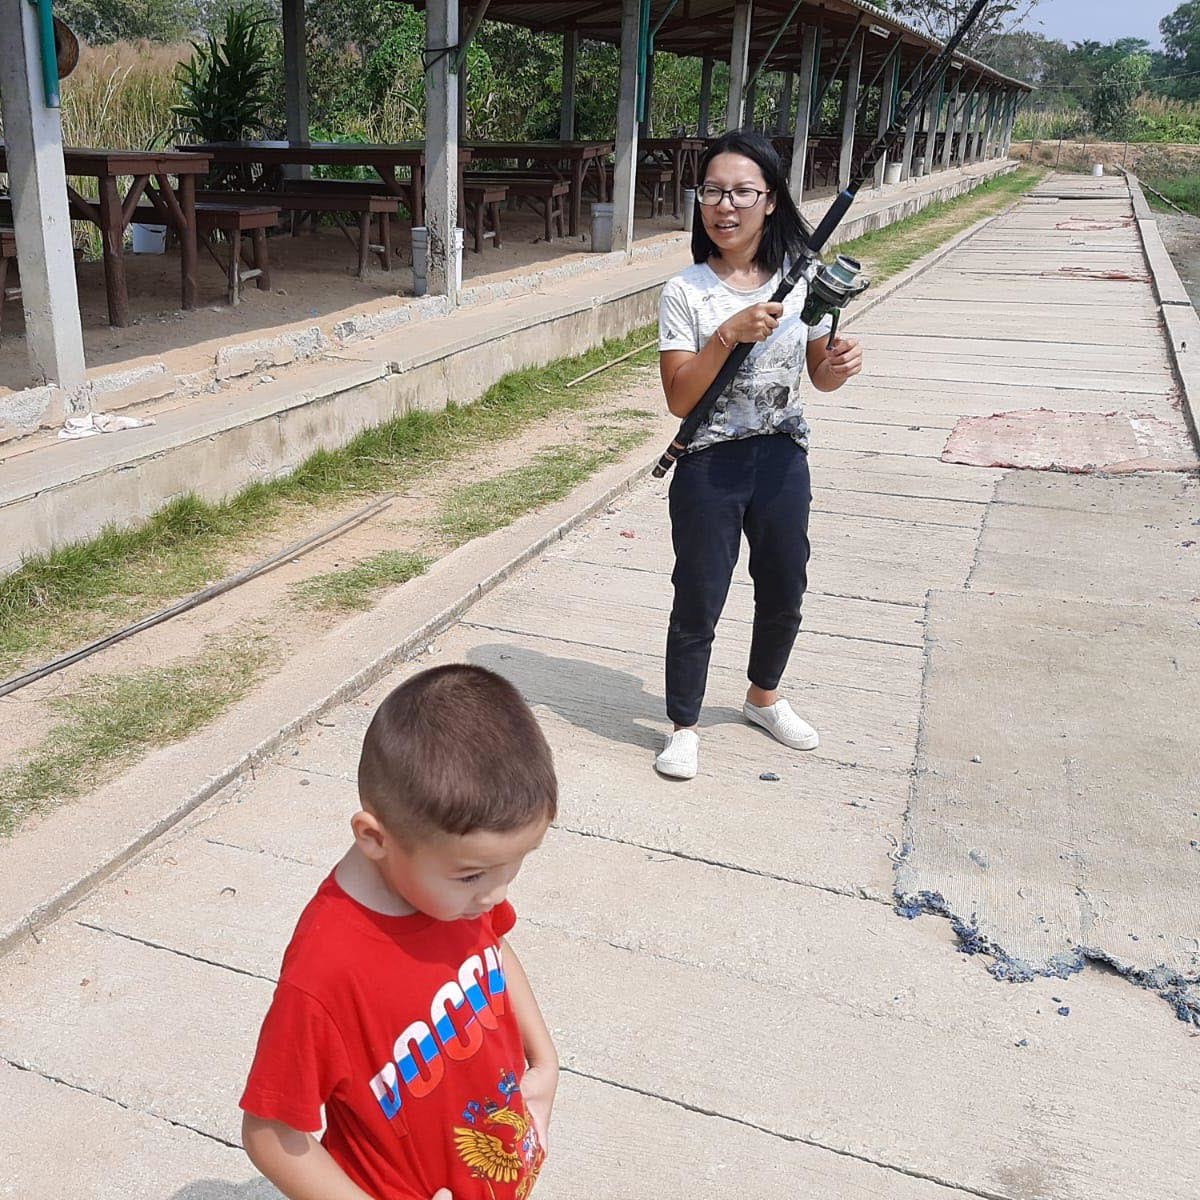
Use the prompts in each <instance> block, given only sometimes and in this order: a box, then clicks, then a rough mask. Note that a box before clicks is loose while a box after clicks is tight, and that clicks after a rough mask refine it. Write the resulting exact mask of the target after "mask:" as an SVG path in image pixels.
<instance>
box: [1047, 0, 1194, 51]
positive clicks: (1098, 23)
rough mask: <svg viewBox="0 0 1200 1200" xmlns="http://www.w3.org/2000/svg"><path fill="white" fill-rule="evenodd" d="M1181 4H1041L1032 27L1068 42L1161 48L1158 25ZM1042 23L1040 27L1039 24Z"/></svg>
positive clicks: (1105, 0) (1062, 0) (1065, 0)
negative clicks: (1137, 41)
mask: <svg viewBox="0 0 1200 1200" xmlns="http://www.w3.org/2000/svg"><path fill="white" fill-rule="evenodd" d="M1179 3H1180V0H1136V3H1133V2H1131V0H1041V3H1040V4H1038V6H1037V7H1036V8H1035V9H1034V10H1033V15H1032V16H1031V17H1030V18H1029V20H1028V27H1029V28H1030V29H1033V30H1035V31H1036V32H1038V33H1044V34H1045V35H1046V36H1047V37H1049V38H1058V39H1059V40H1060V41H1064V42H1068V43H1070V42H1082V41H1084V40H1085V39H1088V40H1091V41H1096V42H1112V41H1115V40H1116V39H1117V38H1122V37H1139V38H1145V39H1146V41H1148V42H1149V43H1150V44H1151V45H1152V46H1159V45H1161V39H1160V37H1159V33H1158V23H1159V21H1161V20H1162V19H1163V17H1165V16H1166V15H1167V13H1170V12H1174V11H1175V9H1176V8H1178V7H1179ZM1039 21H1040V22H1041V24H1039V23H1038V22H1039Z"/></svg>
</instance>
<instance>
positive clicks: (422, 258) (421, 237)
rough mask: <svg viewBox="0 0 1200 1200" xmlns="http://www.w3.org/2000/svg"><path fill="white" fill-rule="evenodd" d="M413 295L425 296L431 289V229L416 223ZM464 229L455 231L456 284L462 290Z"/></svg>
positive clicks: (413, 247) (413, 243) (413, 246)
mask: <svg viewBox="0 0 1200 1200" xmlns="http://www.w3.org/2000/svg"><path fill="white" fill-rule="evenodd" d="M412 257H413V295H414V296H424V295H426V294H427V293H428V291H429V230H428V229H427V228H426V227H425V226H424V225H414V226H413V231H412ZM462 260H463V231H462V230H461V229H456V230H455V231H454V285H455V289H456V290H457V291H461V290H462Z"/></svg>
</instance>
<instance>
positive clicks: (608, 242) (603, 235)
mask: <svg viewBox="0 0 1200 1200" xmlns="http://www.w3.org/2000/svg"><path fill="white" fill-rule="evenodd" d="M612 248H613V205H611V204H593V205H592V249H593V250H595V251H596V253H597V254H608V253H609V251H611V250H612Z"/></svg>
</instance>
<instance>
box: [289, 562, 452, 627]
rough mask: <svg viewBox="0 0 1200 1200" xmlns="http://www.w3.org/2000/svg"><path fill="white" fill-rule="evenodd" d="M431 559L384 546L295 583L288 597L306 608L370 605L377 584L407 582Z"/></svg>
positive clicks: (425, 568) (344, 609)
mask: <svg viewBox="0 0 1200 1200" xmlns="http://www.w3.org/2000/svg"><path fill="white" fill-rule="evenodd" d="M432 565H433V560H432V559H431V558H428V557H426V556H425V555H424V554H410V553H408V552H407V551H404V550H384V551H382V552H381V553H379V554H376V555H373V556H372V557H371V558H368V559H364V560H363V561H362V562H360V563H357V564H355V565H354V566H353V567H347V568H345V569H344V570H341V571H326V572H325V573H324V574H321V575H314V576H313V577H312V578H311V579H306V580H304V581H303V582H302V583H298V584H296V585H295V587H293V588H292V589H291V595H292V599H293V600H295V601H296V603H298V604H301V605H304V606H306V607H309V608H323V609H329V610H333V611H336V612H351V611H354V610H361V609H365V608H370V607H371V602H372V601H373V599H374V598H375V594H376V592H378V591H379V590H380V589H381V588H385V587H394V586H395V585H397V584H401V583H407V582H408V581H409V580H410V579H415V578H416V577H417V576H418V575H424V574H425V572H426V571H428V570H429V568H430V567H431V566H432Z"/></svg>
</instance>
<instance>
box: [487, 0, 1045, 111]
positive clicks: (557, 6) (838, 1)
mask: <svg viewBox="0 0 1200 1200" xmlns="http://www.w3.org/2000/svg"><path fill="white" fill-rule="evenodd" d="M794 7H795V0H755V4H754V9H753V17H752V21H751V45H750V63H751V69H753V68H754V67H756V66H757V65H758V64H759V63H760V62H761V61H762V58H763V56H764V55H765V54H767V52H768V50H769V51H770V57H769V58H768V59H767V62H766V64H765V69H766V70H788V69H791V70H795V69H798V67H799V65H800V32H801V29H802V27H803V26H806V25H817V26H819V27H820V28H821V30H822V42H821V44H822V61H823V63H825V64H828V63H829V62H830V60H831V59H833V60H835V61H836V57H837V56H838V55H840V54H841V52H842V50H843V49H844V47H845V45H846V42H847V39H849V38H850V37H851V36H852V35H853V33H854V32H855V30H856V29H858V28H860V27H861V28H866V29H868V30H869V31H870V32H869V33H868V36H867V38H866V41H865V43H864V57H863V70H864V73H865V76H866V78H867V79H870V78H871V77H872V76H873V75H874V73H875V72H876V71H877V70H878V69H879V67H880V66H881V65H882V63H883V61H884V59H886V57H887V56H888V54H890V53H891V51H892V49H893V47H894V46H895V39H896V38H900V39H901V42H902V49H901V52H900V53H901V69H902V70H906V71H907V70H912V69H913V68H915V67H916V66H917V64H918V63H919V62H920V61H921V59H922V58H923V57H925V56H926V55H928V57H929V61H932V58H933V57H934V56H935V55H936V54H937V53H938V51H940V50H941V48H942V46H943V43H942V42H939V41H937V40H936V39H935V38H931V37H929V36H927V35H926V34H924V33H922V32H921V31H920V30H918V29H916V28H915V27H914V26H912V25H910V24H909V23H908V22H906V21H902V20H900V19H899V18H897V17H895V16H892V15H891V14H889V13H885V12H882V11H880V10H879V9H877V8H875V7H874V5H872V4H869V3H866V0H800V3H799V6H798V7H797V8H796V9H795V12H794V14H793V8H794ZM667 9H668V0H652V8H651V12H652V15H651V24H652V25H658V23H659V21H660V20H662V18H663V15H664V13H666V14H667V15H666V19H665V20H662V24H661V26H660V27H659V29H658V33H657V35H656V36H655V39H654V45H655V49H656V50H665V51H668V52H670V53H672V54H680V55H688V56H695V57H700V56H703V55H711V56H712V57H714V58H718V59H728V57H729V48H730V43H731V41H732V34H733V15H734V2H733V0H677V2H676V4H675V7H674V8H672V9H671V10H670V11H669V12H667ZM621 14H622V5H621V3H620V0H616V2H615V3H614V0H491V4H490V5H489V7H488V10H487V16H488V18H489V19H490V20H497V21H507V22H509V23H510V24H514V25H524V26H526V27H527V28H529V29H535V30H539V31H542V32H549V33H566V32H570V31H576V32H578V33H579V34H580V36H581V37H585V38H589V39H591V40H593V41H601V42H613V43H618V44H619V42H620V39H621ZM789 15H790V16H791V20H790V21H789V19H788V18H789ZM781 26H786V28H785V29H784V32H783V35H782V37H780V38H779V40H778V42H776V43H775V45H774V48H773V49H772V48H771V43H772V42H773V41H774V39H775V35H776V33H777V32H779V29H780V27H781ZM955 61H956V62H961V63H962V64H963V67H964V69H965V70H966V71H967V73H968V74H969V75H970V76H972V78H976V77H978V76H980V75H982V76H983V77H984V78H988V79H992V80H994V81H995V82H997V83H1000V84H1004V85H1005V86H1006V87H1009V88H1015V89H1018V90H1021V91H1026V92H1028V91H1032V90H1033V89H1032V87H1031V86H1030V85H1029V84H1028V83H1025V82H1023V81H1022V80H1019V79H1014V78H1012V77H1011V76H1008V75H1004V74H1002V73H1001V72H999V71H995V70H993V69H992V68H991V67H989V66H988V65H987V64H986V63H983V62H980V61H978V60H977V59H974V58H971V57H969V56H968V55H965V54H962V55H956V56H955Z"/></svg>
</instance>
